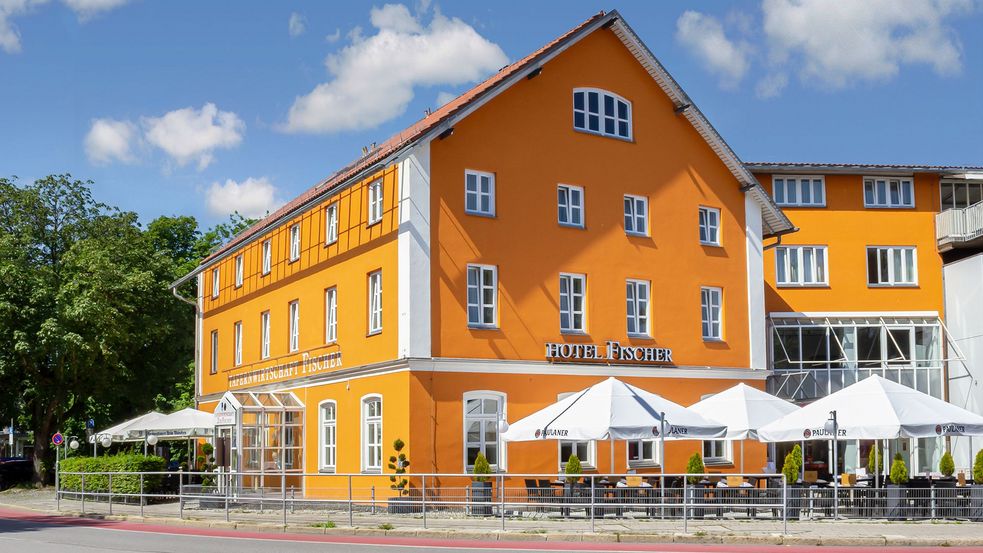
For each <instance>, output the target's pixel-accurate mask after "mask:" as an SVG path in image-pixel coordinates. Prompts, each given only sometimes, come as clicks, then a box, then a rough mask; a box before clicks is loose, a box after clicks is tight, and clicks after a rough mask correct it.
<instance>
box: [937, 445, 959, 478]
mask: <svg viewBox="0 0 983 553" xmlns="http://www.w3.org/2000/svg"><path fill="white" fill-rule="evenodd" d="M939 472H941V473H942V476H945V477H946V478H952V475H953V473H955V472H956V463H955V462H953V460H952V454H951V453H949V452H948V451H946V452H945V453H943V454H942V458H941V459H939Z"/></svg>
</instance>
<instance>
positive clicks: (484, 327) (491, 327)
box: [468, 325, 501, 330]
mask: <svg viewBox="0 0 983 553" xmlns="http://www.w3.org/2000/svg"><path fill="white" fill-rule="evenodd" d="M468 330H501V328H499V327H498V325H468Z"/></svg>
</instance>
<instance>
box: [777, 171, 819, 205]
mask: <svg viewBox="0 0 983 553" xmlns="http://www.w3.org/2000/svg"><path fill="white" fill-rule="evenodd" d="M772 195H773V196H774V197H775V203H776V204H778V205H780V206H783V207H825V206H826V182H825V180H824V179H823V177H821V176H818V177H800V176H793V175H781V176H775V177H773V178H772Z"/></svg>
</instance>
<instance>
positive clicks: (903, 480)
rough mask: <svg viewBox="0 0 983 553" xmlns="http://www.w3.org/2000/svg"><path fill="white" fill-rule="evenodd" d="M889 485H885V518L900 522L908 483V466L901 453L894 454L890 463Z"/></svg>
mask: <svg viewBox="0 0 983 553" xmlns="http://www.w3.org/2000/svg"><path fill="white" fill-rule="evenodd" d="M888 478H889V480H890V482H891V483H890V484H888V485H887V518H888V519H890V520H901V519H902V518H904V509H903V506H904V499H905V487H906V484H907V483H908V466H907V465H906V464H905V462H904V457H902V456H901V453H900V452H899V453H895V454H894V461H892V462H891V474H889V475H888Z"/></svg>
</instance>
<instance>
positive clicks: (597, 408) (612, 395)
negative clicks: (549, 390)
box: [502, 377, 727, 472]
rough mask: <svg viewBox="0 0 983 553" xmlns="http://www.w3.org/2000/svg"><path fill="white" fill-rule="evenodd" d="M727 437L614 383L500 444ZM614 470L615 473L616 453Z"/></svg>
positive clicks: (537, 417) (514, 429) (547, 412)
mask: <svg viewBox="0 0 983 553" xmlns="http://www.w3.org/2000/svg"><path fill="white" fill-rule="evenodd" d="M726 431H727V427H726V425H723V424H720V423H718V422H713V421H709V420H707V419H705V418H703V417H702V416H700V415H698V414H696V413H694V412H692V411H690V410H689V409H687V408H685V407H683V406H682V405H679V404H677V403H673V402H671V401H669V400H667V399H665V398H663V397H662V396H659V395H657V394H653V393H651V392H647V391H645V390H643V389H641V388H638V387H636V386H632V385H631V384H627V383H625V382H622V381H620V380H618V379H617V378H614V377H611V378H608V379H607V380H604V381H603V382H599V383H597V384H595V385H593V386H591V387H590V388H586V389H584V390H581V391H579V392H576V393H574V394H571V395H569V396H568V397H566V398H564V399H562V400H560V401H558V402H556V403H554V404H552V405H550V406H548V407H545V408H543V409H541V410H539V411H536V412H535V413H533V414H531V415H529V416H528V417H525V418H523V419H521V420H519V421H516V422H515V423H513V424H511V425H510V426H509V428H508V429H507V430H506V431H505V432H503V433H502V439H503V440H505V441H507V442H521V441H535V440H611V441H614V440H644V439H649V440H650V439H653V438H658V439H660V440H665V439H685V440H702V439H706V438H718V437H720V436H723V435H724V433H725V432H726ZM663 451H664V450H663ZM611 470H612V472H614V449H613V447H612V452H611Z"/></svg>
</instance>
